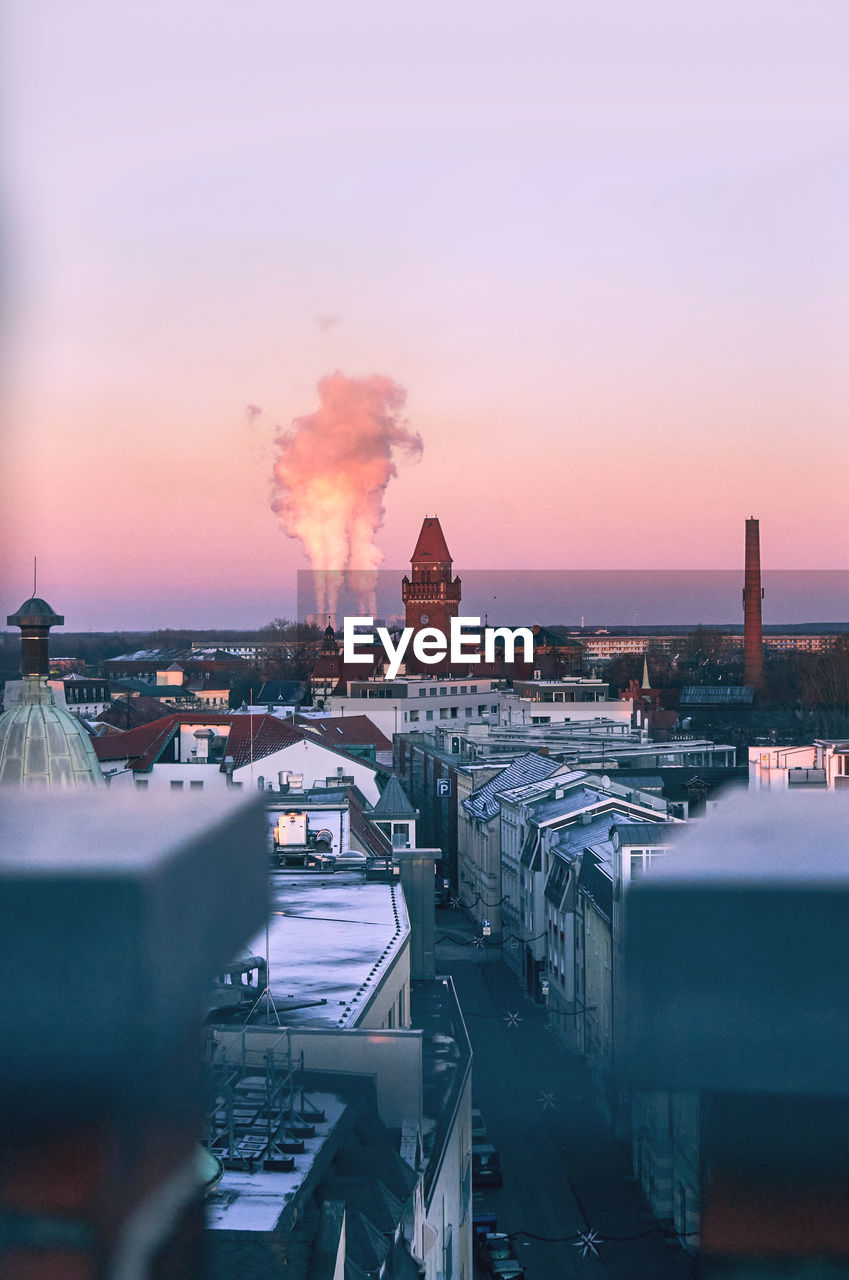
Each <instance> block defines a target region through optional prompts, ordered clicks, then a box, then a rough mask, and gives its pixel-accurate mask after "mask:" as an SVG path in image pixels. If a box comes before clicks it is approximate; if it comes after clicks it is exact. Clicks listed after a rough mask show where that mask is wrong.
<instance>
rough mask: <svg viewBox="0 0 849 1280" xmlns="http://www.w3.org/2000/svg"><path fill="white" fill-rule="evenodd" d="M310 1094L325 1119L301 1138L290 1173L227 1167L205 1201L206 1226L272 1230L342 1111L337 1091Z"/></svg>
mask: <svg viewBox="0 0 849 1280" xmlns="http://www.w3.org/2000/svg"><path fill="white" fill-rule="evenodd" d="M309 1096H310V1102H312V1103H313V1105H314V1106H315V1107H317V1108H318V1109H319V1110H321V1111H323V1112H324V1115H325V1118H324V1120H320V1121H316V1122H315V1130H316V1132H315V1136H314V1137H312V1138H304V1150H303V1152H302V1153H299V1154H298V1155H296V1156H295V1168H294V1169H293V1170H292V1171H291V1172H290V1173H286V1172H282V1171H281V1172H273V1173H272V1172H266V1171H265V1170H263V1169H259V1170H257V1171H256V1172H255V1173H248V1172H247V1171H245V1170H242V1169H226V1170H225V1171H224V1174H223V1175H222V1177H221V1180H220V1181H219V1183H218V1184H217V1186H216V1187H215V1191H214V1192H213V1193H212V1195H210V1196H208V1197H207V1200H206V1225H207V1227H208V1228H211V1229H212V1230H214V1231H215V1230H217V1231H273V1230H274V1228H275V1227H276V1226H277V1223H278V1221H279V1219H280V1215H281V1214H282V1213H283V1211H284V1209H285V1208H286V1205H287V1204H288V1202H289V1200H291V1198H292V1196H293V1195H294V1194H295V1192H296V1191H297V1190H298V1189H299V1188H300V1186H301V1184H302V1183H303V1182H304V1179H305V1178H306V1176H307V1174H308V1173H309V1171H310V1169H311V1167H312V1165H313V1162H314V1160H315V1158H316V1156H317V1155H318V1153H319V1151H320V1150H321V1148H322V1146H323V1145H324V1143H325V1141H326V1139H327V1138H328V1136H329V1135H330V1133H331V1132H332V1131H333V1128H334V1126H335V1125H336V1124H337V1123H338V1121H339V1119H340V1118H341V1116H342V1114H343V1113H344V1111H345V1105H346V1104H345V1102H344V1101H343V1100H342V1099H341V1098H339V1097H338V1096H337V1095H336V1094H333V1093H314V1092H310V1095H309Z"/></svg>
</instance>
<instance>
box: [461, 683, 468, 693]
mask: <svg viewBox="0 0 849 1280" xmlns="http://www.w3.org/2000/svg"><path fill="white" fill-rule="evenodd" d="M460 692H461V693H468V692H469V690H468V687H467V686H466V685H464V684H461V685H460Z"/></svg>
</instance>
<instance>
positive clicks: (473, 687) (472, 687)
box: [469, 684, 478, 693]
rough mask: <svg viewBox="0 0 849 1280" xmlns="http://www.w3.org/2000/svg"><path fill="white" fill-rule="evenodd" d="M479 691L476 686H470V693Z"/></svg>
mask: <svg viewBox="0 0 849 1280" xmlns="http://www.w3.org/2000/svg"><path fill="white" fill-rule="evenodd" d="M477 691H478V686H477V685H476V684H470V685H469V693H477Z"/></svg>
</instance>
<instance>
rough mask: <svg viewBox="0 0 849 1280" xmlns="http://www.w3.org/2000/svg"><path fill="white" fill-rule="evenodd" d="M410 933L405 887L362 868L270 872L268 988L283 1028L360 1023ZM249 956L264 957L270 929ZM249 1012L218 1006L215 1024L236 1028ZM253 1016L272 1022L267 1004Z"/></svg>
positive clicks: (256, 941)
mask: <svg viewBox="0 0 849 1280" xmlns="http://www.w3.org/2000/svg"><path fill="white" fill-rule="evenodd" d="M409 934H410V922H409V917H408V915H407V907H406V903H405V902H404V894H403V892H402V890H401V886H400V884H386V883H383V882H380V881H367V880H365V879H364V878H363V875H362V873H361V872H358V871H352V872H339V871H335V872H328V873H327V874H326V875H324V874H321V873H318V874H309V875H307V874H304V873H303V872H298V871H296V872H287V871H280V872H272V874H271V915H270V917H269V925H268V969H269V984H268V985H269V988H270V991H271V997H272V1001H273V1004H274V1007H275V1009H276V1011H277V1018H278V1019H279V1021H280V1024H281V1026H286V1027H355V1026H356V1025H357V1022H358V1020H359V1018H360V1016H361V1014H362V1012H363V1009H364V1008H365V1007H366V1006H367V1005H368V1003H369V1001H370V999H371V997H372V995H373V994H374V992H375V990H376V989H377V987H378V986H379V984H380V982H381V981H382V979H383V977H384V975H385V974H386V972H387V970H388V969H389V967H390V966H391V965H392V963H393V961H394V960H395V958H396V956H397V955H398V953H399V952H400V951H401V950H402V949H403V947H404V946H405V945H406V943H407V940H408V938H409ZM244 954H245V955H257V956H264V955H265V954H266V935H265V931H263V932H262V933H261V934H259V935H258V936H257V937H256V938H254V939H253V940H252V942H251V943H250V944H249V946H248V947H247V948H246V950H245V953H244ZM241 958H242V957H240V956H237V957H235V959H241ZM245 1016H246V1010H245V1009H244V1008H243V1009H241V1010H231V1011H222V1010H219V1011H217V1012H216V1013H215V1014H214V1015H213V1018H212V1021H213V1022H214V1023H218V1024H226V1025H228V1026H232V1025H233V1023H234V1022H244V1021H245ZM270 1017H271V1021H272V1022H276V1019H275V1017H274V1014H273V1013H271V1015H270ZM251 1021H253V1022H263V1023H265V1022H266V1021H268V1018H267V1016H266V1010H265V1002H264V1001H263V1002H262V1003H261V1005H260V1007H259V1008H258V1009H257V1010H256V1011H255V1013H254V1015H253V1017H252V1019H251Z"/></svg>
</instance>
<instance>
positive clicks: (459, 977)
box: [436, 909, 693, 1280]
mask: <svg viewBox="0 0 849 1280" xmlns="http://www.w3.org/2000/svg"><path fill="white" fill-rule="evenodd" d="M446 935H451V936H452V938H456V939H458V941H457V942H454V941H451V940H447V941H441V942H439V943H438V945H437V951H436V954H437V972H438V973H450V974H451V975H452V976H453V978H454V983H455V985H456V988H457V995H458V998H459V1000H460V1005H461V1007H462V1009H463V1013H464V1016H465V1019H466V1025H467V1027H468V1029H469V1036H470V1038H471V1041H472V1049H473V1051H474V1063H473V1074H472V1088H473V1098H474V1101H473V1105H474V1106H475V1107H477V1108H478V1109H479V1110H480V1111H481V1112H482V1113H483V1116H484V1119H485V1120H486V1122H487V1125H488V1127H489V1131H490V1135H491V1140H492V1141H493V1142H494V1143H495V1145H496V1146H497V1147H498V1149H499V1151H500V1152H501V1159H502V1164H503V1167H504V1185H503V1187H501V1188H499V1189H494V1188H487V1189H486V1190H485V1191H476V1192H475V1198H474V1212H475V1213H476V1214H477V1213H480V1212H484V1211H486V1210H488V1209H490V1208H491V1209H492V1211H493V1212H495V1213H496V1214H497V1215H498V1225H499V1229H500V1230H502V1231H509V1232H517V1231H520V1230H526V1231H529V1232H532V1233H533V1234H534V1235H538V1236H546V1237H561V1236H571V1235H573V1234H574V1233H576V1232H579V1231H581V1232H585V1231H587V1230H589V1229H592V1230H594V1231H596V1232H597V1233H598V1235H600V1236H601V1237H602V1238H603V1241H604V1242H603V1243H601V1244H600V1245H599V1246H598V1251H599V1256H598V1257H593V1256H591V1255H590V1256H587V1257H583V1256H582V1253H581V1250H580V1249H579V1248H576V1247H575V1245H574V1243H572V1242H565V1243H545V1242H543V1241H539V1240H533V1239H529V1238H528V1237H522V1236H520V1237H519V1238H518V1241H517V1253H518V1255H519V1257H520V1258H521V1259H522V1261H523V1263H524V1265H525V1266H526V1268H527V1272H528V1278H529V1280H571V1278H572V1277H580V1278H581V1280H602V1278H605V1280H653V1278H654V1277H656V1278H657V1280H689V1277H691V1276H692V1274H693V1270H692V1264H691V1262H690V1260H689V1259H688V1258H687V1257H686V1256H685V1254H684V1253H683V1252H682V1250H681V1249H680V1247H679V1246H678V1244H677V1242H676V1241H674V1240H665V1239H664V1238H663V1237H662V1236H661V1234H660V1233H659V1232H657V1231H655V1232H653V1233H652V1234H649V1235H646V1236H643V1237H642V1238H640V1239H621V1238H622V1237H635V1236H640V1235H641V1233H643V1232H646V1231H650V1230H651V1229H652V1228H654V1227H657V1223H656V1221H655V1219H654V1218H653V1217H652V1215H651V1213H650V1211H649V1209H648V1206H647V1204H646V1202H645V1200H644V1198H643V1195H642V1192H641V1190H640V1189H639V1188H638V1187H637V1185H636V1183H635V1182H634V1180H633V1179H632V1178H631V1176H630V1174H631V1170H630V1167H629V1165H628V1162H627V1159H626V1157H625V1155H624V1154H623V1153H622V1151H621V1150H620V1148H619V1147H618V1146H617V1144H616V1142H615V1141H614V1139H613V1137H612V1136H611V1133H610V1130H609V1129H608V1128H607V1126H606V1124H605V1122H604V1120H603V1118H602V1116H601V1114H600V1113H599V1111H598V1109H597V1108H596V1106H595V1104H594V1102H593V1097H592V1090H591V1085H590V1080H589V1076H588V1074H587V1070H586V1067H585V1064H584V1062H583V1060H582V1059H581V1058H579V1057H578V1056H577V1055H575V1054H570V1053H569V1052H567V1050H565V1049H564V1048H563V1047H562V1046H561V1045H560V1043H559V1042H558V1041H557V1040H556V1039H555V1037H554V1036H553V1035H552V1034H551V1032H550V1031H549V1030H548V1029H547V1027H546V1018H545V1014H544V1012H543V1011H542V1010H541V1009H540V1008H539V1007H538V1006H537V1005H535V1004H534V1003H533V1001H531V1000H530V999H529V998H528V997H527V996H526V995H525V994H524V993H523V991H522V987H521V984H520V982H519V980H518V978H517V977H516V975H515V974H514V973H513V971H512V970H511V969H510V968H509V967H508V966H507V965H506V964H504V963H503V962H502V961H501V960H499V959H498V958H497V956H498V953H497V952H492V953H486V952H481V951H479V950H477V949H476V948H475V947H473V946H470V945H468V942H467V941H466V940H467V939H468V940H471V937H472V931H471V927H470V926H469V925H468V924H467V923H466V921H465V919H464V918H463V916H462V914H461V913H460V912H459V911H451V910H448V909H444V910H438V911H437V938H440V937H442V938H445V936H446ZM509 1014H518V1016H519V1018H520V1019H521V1021H520V1022H519V1023H518V1025H517V1026H509V1025H508V1022H507V1018H508V1015H509ZM613 1237H619V1238H620V1239H618V1240H617V1239H614V1238H613Z"/></svg>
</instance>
